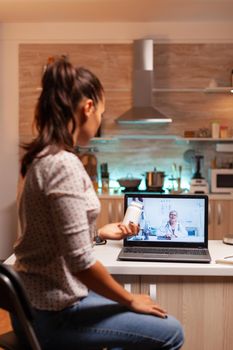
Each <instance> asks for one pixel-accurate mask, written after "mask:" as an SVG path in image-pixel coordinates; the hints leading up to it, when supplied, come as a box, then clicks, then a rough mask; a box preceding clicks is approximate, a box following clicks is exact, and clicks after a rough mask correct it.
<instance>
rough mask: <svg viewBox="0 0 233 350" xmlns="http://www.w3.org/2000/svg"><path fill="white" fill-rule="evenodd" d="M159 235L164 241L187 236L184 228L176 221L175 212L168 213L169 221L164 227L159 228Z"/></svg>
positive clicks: (176, 215)
mask: <svg viewBox="0 0 233 350" xmlns="http://www.w3.org/2000/svg"><path fill="white" fill-rule="evenodd" d="M159 233H160V234H161V235H163V236H164V238H166V239H172V238H178V237H179V238H180V237H187V236H188V232H187V231H186V229H185V227H184V226H183V225H182V224H181V223H180V222H179V221H178V213H177V211H176V210H171V211H170V212H169V220H168V222H167V223H166V225H165V226H163V227H160V228H159Z"/></svg>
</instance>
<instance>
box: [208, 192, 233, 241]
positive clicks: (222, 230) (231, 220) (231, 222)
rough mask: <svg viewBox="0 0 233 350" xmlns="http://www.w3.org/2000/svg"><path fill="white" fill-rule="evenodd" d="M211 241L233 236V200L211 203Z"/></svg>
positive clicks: (212, 200)
mask: <svg viewBox="0 0 233 350" xmlns="http://www.w3.org/2000/svg"><path fill="white" fill-rule="evenodd" d="M208 228H209V239H220V240H221V239H223V237H224V236H225V235H227V234H232V235H233V200H227V199H223V200H219V199H217V200H214V199H211V200H210V201H209V226H208Z"/></svg>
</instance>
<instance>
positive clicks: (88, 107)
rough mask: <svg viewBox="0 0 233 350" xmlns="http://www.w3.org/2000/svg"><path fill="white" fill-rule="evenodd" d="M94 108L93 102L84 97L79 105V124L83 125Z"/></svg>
mask: <svg viewBox="0 0 233 350" xmlns="http://www.w3.org/2000/svg"><path fill="white" fill-rule="evenodd" d="M93 109H94V103H93V101H92V100H91V99H86V100H85V101H84V102H83V103H82V105H81V113H80V124H81V125H83V124H85V122H86V121H87V120H88V118H89V117H90V116H91V113H92V112H93Z"/></svg>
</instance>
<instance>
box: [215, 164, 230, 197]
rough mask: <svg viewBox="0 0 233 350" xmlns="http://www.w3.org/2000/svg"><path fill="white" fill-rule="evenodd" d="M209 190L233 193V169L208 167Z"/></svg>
mask: <svg viewBox="0 0 233 350" xmlns="http://www.w3.org/2000/svg"><path fill="white" fill-rule="evenodd" d="M209 181H210V186H211V192H214V193H233V169H232V168H229V169H210V170H209Z"/></svg>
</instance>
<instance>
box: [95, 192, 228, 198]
mask: <svg viewBox="0 0 233 350" xmlns="http://www.w3.org/2000/svg"><path fill="white" fill-rule="evenodd" d="M138 193H142V192H138ZM146 193H150V192H146ZM97 194H98V197H99V198H103V199H107V198H124V193H121V192H119V193H114V192H110V193H101V192H99V193H97ZM184 194H185V195H188V194H192V193H184ZM181 195H182V194H181ZM208 197H209V199H211V200H232V199H233V193H208Z"/></svg>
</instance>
